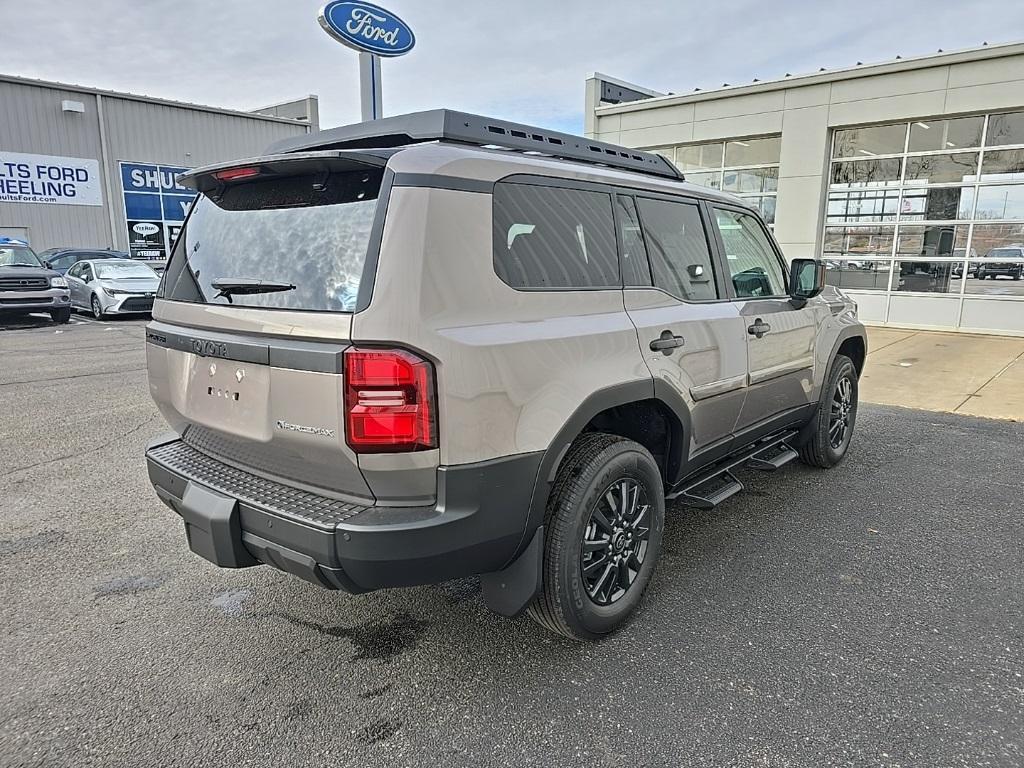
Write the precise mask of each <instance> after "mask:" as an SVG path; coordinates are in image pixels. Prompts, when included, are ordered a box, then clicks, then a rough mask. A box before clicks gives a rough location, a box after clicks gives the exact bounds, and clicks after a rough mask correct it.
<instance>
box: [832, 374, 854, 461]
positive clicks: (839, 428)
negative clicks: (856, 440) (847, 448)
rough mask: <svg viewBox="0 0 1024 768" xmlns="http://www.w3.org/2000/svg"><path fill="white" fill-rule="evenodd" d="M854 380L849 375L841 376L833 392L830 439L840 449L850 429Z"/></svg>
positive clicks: (833, 445)
mask: <svg viewBox="0 0 1024 768" xmlns="http://www.w3.org/2000/svg"><path fill="white" fill-rule="evenodd" d="M853 408H854V403H853V382H852V381H851V380H850V377H849V376H845V375H844V376H841V377H840V378H839V381H837V382H836V387H835V391H834V392H833V393H832V408H831V412H830V413H829V420H828V441H829V444H830V445H831V446H832V447H833V448H834V449H835V450H839V449H840V448H841V447H842V446H843V443H845V442H846V433H847V432H848V431H849V429H850V413H851V412H852V411H853Z"/></svg>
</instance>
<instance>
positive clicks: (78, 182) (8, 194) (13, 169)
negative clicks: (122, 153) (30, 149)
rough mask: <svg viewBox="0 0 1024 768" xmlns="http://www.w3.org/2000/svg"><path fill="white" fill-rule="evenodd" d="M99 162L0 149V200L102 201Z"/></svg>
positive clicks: (46, 201) (81, 202)
mask: <svg viewBox="0 0 1024 768" xmlns="http://www.w3.org/2000/svg"><path fill="white" fill-rule="evenodd" d="M101 189H102V183H101V181H100V164H99V161H97V160H87V159H86V158H82V157H57V156H55V155H27V154H24V153H22V152H4V151H2V150H0V203H51V204H57V205H103V193H102V192H101Z"/></svg>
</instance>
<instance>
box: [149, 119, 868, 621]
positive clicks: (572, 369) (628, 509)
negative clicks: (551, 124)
mask: <svg viewBox="0 0 1024 768" xmlns="http://www.w3.org/2000/svg"><path fill="white" fill-rule="evenodd" d="M181 181H182V183H185V184H187V185H189V186H191V187H193V188H195V189H196V190H197V191H198V192H199V195H198V197H197V199H196V201H195V202H194V204H193V206H192V208H191V211H190V213H189V216H188V219H187V221H186V222H185V224H184V228H183V229H182V231H181V234H180V236H179V237H178V239H177V241H176V243H175V246H174V248H173V252H172V255H171V257H170V260H169V262H168V265H167V270H166V273H165V275H164V278H163V281H162V284H161V288H160V290H159V292H158V297H157V300H156V303H155V306H154V309H153V317H154V320H153V322H152V323H151V324H150V325H149V326H148V329H147V333H146V341H147V344H146V349H147V359H148V366H149V382H150V390H151V392H152V394H153V397H154V399H155V400H156V403H157V405H158V406H159V408H160V410H161V412H162V413H163V415H164V416H165V418H166V419H167V421H168V422H169V424H170V426H171V428H172V429H173V432H172V433H170V434H167V435H165V436H163V437H160V438H158V439H156V440H154V441H152V442H151V444H150V445H149V446H148V448H147V452H146V457H147V463H148V469H149V476H150V479H151V481H152V483H153V485H154V487H155V489H156V493H157V495H158V496H159V497H160V499H162V500H163V501H164V502H165V503H166V504H167V505H168V506H170V507H171V509H173V510H174V511H175V512H176V513H177V514H179V515H180V516H181V518H182V519H183V521H184V529H185V535H186V538H187V540H188V544H189V546H190V548H191V549H192V550H193V551H194V552H195V553H197V554H199V555H200V556H202V557H204V558H206V559H207V560H210V561H211V562H213V563H215V564H217V565H219V566H222V567H226V568H241V567H247V566H253V565H257V564H260V563H263V564H267V565H271V566H274V567H276V568H279V569H281V570H283V571H287V572H289V573H292V574H294V575H297V576H300V577H301V578H304V579H307V580H308V581H311V582H313V583H315V584H319V585H321V586H323V587H326V588H329V589H342V590H347V591H349V592H364V591H368V590H374V589H380V588H384V587H404V586H411V585H418V584H426V583H432V582H439V581H442V580H447V579H454V578H458V577H465V576H469V575H475V574H480V576H481V582H482V589H483V596H484V599H485V602H486V604H487V605H488V606H489V607H490V608H491V609H493V610H495V611H497V612H499V613H501V614H504V615H507V616H514V615H516V614H518V613H520V612H522V611H524V610H526V611H528V612H529V615H530V616H531V617H533V618H534V619H535V620H537V621H538V622H539V623H540V624H542V625H543V626H545V627H547V628H549V629H551V630H553V631H555V632H559V633H562V634H564V635H567V636H570V637H575V638H597V637H600V636H602V635H604V634H606V633H608V632H611V631H612V630H614V629H615V628H616V627H618V626H619V625H620V624H622V622H624V621H625V620H626V618H627V617H628V616H629V615H630V613H631V612H632V611H633V609H634V608H635V607H636V605H637V603H638V601H639V599H640V597H641V595H642V593H643V591H644V589H645V588H646V587H647V585H648V583H649V582H650V579H651V574H652V571H653V570H654V567H655V564H656V563H657V561H658V555H659V551H660V548H661V540H662V531H663V526H664V520H665V503H666V499H675V500H679V501H681V502H684V503H686V504H690V505H695V506H697V507H702V508H711V507H714V506H715V505H716V504H719V503H720V502H722V501H724V500H725V499H726V498H729V497H730V496H732V495H733V494H734V493H736V492H738V491H740V490H742V488H743V485H742V482H741V479H740V477H739V476H738V475H739V470H740V469H741V468H745V469H750V470H762V471H772V470H775V469H778V468H779V467H781V466H783V465H784V464H786V463H787V462H789V461H790V460H792V459H794V458H797V457H798V456H799V457H800V458H801V459H802V460H803V461H804V462H805V463H807V464H810V465H812V466H816V467H831V466H833V465H835V464H837V463H838V462H839V461H841V460H842V459H843V457H844V455H845V454H846V452H847V449H848V447H849V445H850V439H851V436H852V434H853V430H854V422H855V419H856V415H857V382H858V377H859V374H860V371H861V368H862V367H863V365H864V357H865V353H866V344H865V336H864V329H863V327H862V326H861V324H860V323H859V322H858V320H857V315H856V307H855V305H854V304H853V303H852V302H851V301H849V300H848V299H846V298H845V297H844V296H842V295H841V294H840V293H838V292H837V291H836V290H834V289H832V288H827V287H825V285H824V268H823V265H822V264H821V263H820V262H816V261H814V260H809V259H797V260H796V261H794V262H793V263H792V264H787V262H786V260H785V259H784V258H783V255H782V253H781V252H780V250H779V248H778V246H777V245H776V243H775V241H774V239H773V237H772V235H771V233H770V232H769V231H768V229H767V228H766V227H765V225H764V222H763V221H762V220H761V219H760V217H759V216H758V214H757V212H756V211H755V210H754V209H752V208H751V207H750V206H749V205H747V204H746V203H744V202H743V201H742V200H739V199H737V198H734V197H731V196H729V195H726V194H722V193H719V192H716V191H714V190H710V189H707V188H704V187H698V186H693V185H690V184H687V183H686V182H685V181H684V179H683V177H682V175H681V174H680V173H679V171H677V170H676V168H675V167H674V166H673V165H671V164H670V163H668V162H667V161H666V160H665V159H663V158H662V157H660V156H659V155H656V154H651V153H647V152H642V151H638V150H634V149H627V148H624V147H620V146H615V145H611V144H606V143H602V142H597V141H592V140H590V139H585V138H582V137H578V136H571V135H568V134H562V133H554V132H550V131H546V130H543V129H538V128H533V127H529V126H524V125H518V124H512V123H507V122H503V121H498V120H491V119H488V118H483V117H478V116H475V115H468V114H461V113H456V112H451V111H446V110H437V111H431V112H423V113H418V114H414V115H405V116H399V117H392V118H387V119H383V120H378V121H376V122H373V123H364V124H360V125H355V126H348V127H343V128H337V129H333V130H327V131H322V132H320V133H314V134H310V135H308V136H304V137H301V138H298V139H290V140H287V141H285V142H282V143H280V144H278V145H277V146H275V147H273V148H271V151H270V153H269V154H268V155H266V156H264V157H259V158H254V159H249V160H242V161H238V162H233V163H227V164H222V165H217V166H211V167H206V168H200V169H198V170H195V171H192V172H190V173H188V174H186V175H185V176H183V177H182V178H181Z"/></svg>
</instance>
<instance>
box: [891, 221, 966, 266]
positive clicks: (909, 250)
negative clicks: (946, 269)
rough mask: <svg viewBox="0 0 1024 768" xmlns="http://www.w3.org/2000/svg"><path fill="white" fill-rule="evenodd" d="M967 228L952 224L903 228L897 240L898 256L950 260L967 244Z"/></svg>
mask: <svg viewBox="0 0 1024 768" xmlns="http://www.w3.org/2000/svg"><path fill="white" fill-rule="evenodd" d="M967 229H968V228H967V226H966V225H961V226H958V227H955V226H953V225H951V224H932V225H928V226H923V227H922V226H910V227H908V226H901V227H900V230H899V237H898V238H897V239H896V255H897V256H919V257H921V258H923V259H934V258H949V257H952V256H954V255H955V254H954V250H955V249H956V248H957V247H958V246H959V247H962V246H964V245H965V244H966V242H967Z"/></svg>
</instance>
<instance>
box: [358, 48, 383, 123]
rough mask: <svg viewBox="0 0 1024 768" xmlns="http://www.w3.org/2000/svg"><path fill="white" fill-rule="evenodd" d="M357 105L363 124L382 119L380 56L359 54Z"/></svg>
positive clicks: (365, 53) (361, 52)
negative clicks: (358, 105)
mask: <svg viewBox="0 0 1024 768" xmlns="http://www.w3.org/2000/svg"><path fill="white" fill-rule="evenodd" d="M359 104H360V111H361V113H362V119H363V122H366V121H368V120H379V119H380V118H382V117H384V109H383V103H382V99H381V84H380V56H377V55H376V54H373V53H368V52H366V51H360V52H359Z"/></svg>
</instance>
